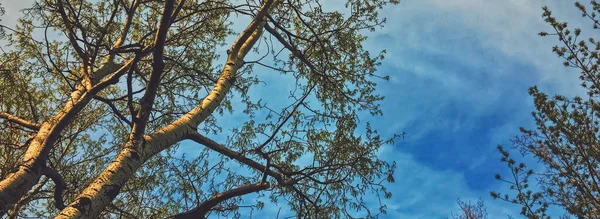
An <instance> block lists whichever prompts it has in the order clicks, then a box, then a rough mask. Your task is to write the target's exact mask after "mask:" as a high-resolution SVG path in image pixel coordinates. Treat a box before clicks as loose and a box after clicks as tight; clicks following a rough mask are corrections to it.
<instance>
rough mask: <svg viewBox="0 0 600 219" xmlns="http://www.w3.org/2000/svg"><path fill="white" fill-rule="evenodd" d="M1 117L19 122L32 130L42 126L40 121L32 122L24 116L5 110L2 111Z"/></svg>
mask: <svg viewBox="0 0 600 219" xmlns="http://www.w3.org/2000/svg"><path fill="white" fill-rule="evenodd" d="M0 119H5V120H6V121H9V122H12V123H15V124H18V125H20V126H23V127H25V128H28V129H31V130H39V129H40V126H41V125H40V124H39V123H35V122H30V121H27V120H25V119H23V118H20V117H18V116H14V115H11V114H9V113H5V112H0Z"/></svg>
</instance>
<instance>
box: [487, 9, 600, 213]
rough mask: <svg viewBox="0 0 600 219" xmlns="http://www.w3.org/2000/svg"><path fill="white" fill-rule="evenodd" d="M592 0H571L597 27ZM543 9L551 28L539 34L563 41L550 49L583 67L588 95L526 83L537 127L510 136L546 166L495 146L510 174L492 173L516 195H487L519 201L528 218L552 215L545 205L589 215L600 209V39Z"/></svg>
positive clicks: (524, 150)
mask: <svg viewBox="0 0 600 219" xmlns="http://www.w3.org/2000/svg"><path fill="white" fill-rule="evenodd" d="M590 5H591V7H590V8H588V7H586V6H585V5H583V4H581V3H579V2H576V3H575V6H576V8H578V9H579V11H580V12H581V13H582V16H583V17H584V19H587V20H590V21H592V26H593V29H598V28H599V24H600V23H599V20H598V18H597V15H598V13H600V4H599V3H598V2H597V1H595V0H592V1H591V2H590ZM543 11H544V13H543V15H542V16H543V17H544V19H545V21H546V22H547V23H548V24H550V25H551V27H552V29H553V31H552V32H551V33H547V32H542V33H540V34H539V35H540V36H556V37H557V38H558V39H559V41H560V42H561V45H558V46H555V47H554V48H553V51H554V53H556V54H557V55H558V56H559V57H562V58H563V59H564V65H565V66H567V67H572V68H576V69H578V70H579V71H580V72H581V74H580V76H579V78H580V79H581V80H582V83H581V86H582V87H583V88H585V89H586V90H587V95H586V96H584V97H579V96H576V97H573V98H569V97H566V96H562V95H556V96H554V97H550V96H549V95H547V94H545V93H543V92H542V91H540V90H539V89H538V88H537V87H532V88H530V89H529V94H530V95H532V96H533V99H534V103H535V107H536V111H535V112H533V113H532V115H533V118H534V119H535V122H536V126H537V127H536V129H535V130H528V129H525V128H521V132H522V135H520V136H519V137H517V138H516V139H514V140H513V145H514V147H515V148H518V149H520V151H521V152H522V153H523V154H524V155H525V156H532V157H535V158H536V159H537V160H538V161H539V162H540V163H541V164H543V166H544V168H543V170H542V171H537V172H536V171H534V168H530V167H528V166H526V165H525V163H523V162H517V161H515V160H514V158H513V156H511V155H510V154H509V153H508V151H507V150H505V149H503V148H502V147H500V146H499V147H498V149H499V150H500V152H501V153H502V154H503V156H502V162H504V163H506V164H507V166H508V167H509V169H510V170H511V175H510V176H508V177H502V176H500V175H496V178H497V179H499V180H501V181H504V182H507V183H509V184H510V189H511V190H514V191H515V193H516V195H509V194H501V193H497V192H492V193H491V195H492V196H493V197H494V198H499V199H502V200H505V201H509V202H512V203H516V204H519V205H521V206H522V211H521V214H522V215H524V216H527V217H528V218H550V216H549V215H548V214H549V213H548V210H549V209H550V208H551V207H552V206H556V207H558V208H562V209H564V210H566V212H567V213H568V215H565V216H564V217H569V216H575V217H578V218H593V217H595V216H596V215H599V214H600V199H599V197H600V196H599V194H600V193H599V192H600V187H599V184H598V181H599V180H600V178H599V174H600V173H599V172H598V165H599V164H600V156H599V153H598V151H599V149H600V148H599V145H600V144H599V143H600V139H599V137H598V134H599V132H598V130H599V121H598V117H599V116H600V104H599V99H598V98H599V94H600V74H599V72H598V67H599V64H600V59H599V58H600V57H599V56H598V55H599V51H600V42H598V41H596V40H595V39H594V38H588V39H585V38H584V37H583V34H582V32H583V31H582V30H581V29H579V28H574V29H572V28H568V27H567V26H568V25H567V23H566V22H560V21H558V20H557V19H556V18H555V17H554V16H553V15H552V13H551V11H550V10H549V9H548V8H547V7H544V8H543ZM581 38H584V39H581ZM535 169H537V168H535ZM534 185H535V186H534Z"/></svg>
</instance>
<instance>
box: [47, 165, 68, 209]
mask: <svg viewBox="0 0 600 219" xmlns="http://www.w3.org/2000/svg"><path fill="white" fill-rule="evenodd" d="M42 175H44V176H46V177H48V178H50V179H52V181H53V182H54V206H55V207H56V208H58V209H59V210H62V209H63V208H65V202H64V201H63V197H62V196H63V191H64V190H65V187H66V184H65V181H64V180H63V178H62V176H61V175H60V173H58V172H57V171H56V170H54V169H52V168H50V167H45V168H44V169H43V170H42Z"/></svg>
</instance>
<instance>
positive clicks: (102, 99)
mask: <svg viewBox="0 0 600 219" xmlns="http://www.w3.org/2000/svg"><path fill="white" fill-rule="evenodd" d="M94 99H96V100H99V101H100V102H103V103H105V104H106V105H108V107H110V109H111V110H112V111H113V113H114V114H115V115H116V116H117V117H119V119H121V120H122V121H123V122H125V123H127V125H129V126H131V122H130V121H129V119H127V117H125V116H124V115H123V114H122V113H121V112H120V111H119V109H118V108H117V107H116V106H115V104H113V103H112V102H111V101H110V100H109V99H106V98H104V97H101V96H94Z"/></svg>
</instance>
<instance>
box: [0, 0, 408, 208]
mask: <svg viewBox="0 0 600 219" xmlns="http://www.w3.org/2000/svg"><path fill="white" fill-rule="evenodd" d="M397 3H398V1H397V0H348V1H346V2H345V4H344V5H343V6H342V5H341V4H340V5H338V6H339V7H338V9H337V10H336V9H335V8H329V7H325V6H323V5H322V4H324V2H320V1H318V0H262V1H228V0H213V1H192V0H177V1H176V0H165V1H154V0H112V1H83V0H77V1H64V0H40V1H36V2H35V3H34V5H33V6H31V7H30V8H27V9H25V10H23V16H22V17H21V18H20V19H19V20H18V24H17V25H16V26H15V27H10V26H7V25H2V26H0V27H2V28H1V29H0V30H2V33H3V34H2V35H1V36H2V38H3V39H4V40H6V41H7V42H8V45H6V46H3V47H2V51H1V52H2V55H1V56H0V72H1V77H0V85H1V86H0V125H1V126H2V131H1V132H0V144H1V147H0V154H1V155H2V157H1V158H0V165H2V166H1V169H0V179H1V180H0V214H1V215H8V217H10V218H17V217H20V216H28V215H29V216H31V215H33V216H38V217H44V218H47V217H55V218H98V217H101V218H112V217H124V218H161V217H162V218H165V217H168V218H204V217H207V216H209V215H222V216H231V217H239V216H240V213H239V211H240V209H244V208H248V209H250V210H251V211H253V210H255V209H260V208H262V207H263V206H264V205H265V203H263V202H261V201H255V202H254V204H251V205H242V204H241V203H242V197H243V196H244V195H247V194H250V193H256V192H258V194H259V195H260V196H268V197H269V200H270V202H273V203H287V205H288V206H289V208H290V209H291V210H292V211H293V212H294V214H295V215H296V217H298V218H346V217H354V216H361V217H363V216H366V217H372V216H376V215H377V214H379V213H385V206H384V205H382V204H381V201H379V202H378V203H377V202H376V203H367V202H366V201H365V199H364V198H363V196H364V195H365V194H369V195H372V194H375V196H376V197H381V198H389V197H390V196H391V193H390V192H389V191H387V190H386V189H385V187H384V184H385V182H386V181H387V182H393V181H394V178H393V176H392V175H393V170H394V164H393V163H388V162H385V161H383V160H380V159H379V158H378V157H377V154H376V153H377V151H378V148H379V147H380V146H382V145H383V144H387V143H392V142H393V140H394V138H395V137H396V136H389V138H383V137H380V135H379V134H378V133H377V130H375V129H372V128H371V126H370V125H369V124H368V123H365V122H362V123H361V122H360V120H359V114H361V115H363V114H369V115H372V116H376V115H380V114H381V111H380V109H379V101H380V100H382V99H383V97H381V96H379V95H378V94H377V93H376V90H375V88H376V82H377V81H379V80H385V79H387V77H383V76H380V75H377V74H376V67H377V66H378V65H379V62H380V60H381V59H383V54H384V52H381V53H378V54H375V55H373V54H371V53H369V51H367V50H365V49H364V48H363V46H362V44H363V42H364V41H365V40H366V36H365V35H364V34H365V33H366V32H367V31H374V30H376V29H377V28H379V27H381V26H382V25H383V23H384V22H385V19H384V18H382V17H380V16H379V14H378V12H379V10H381V9H382V8H383V7H384V6H386V5H389V4H397ZM240 23H243V24H240ZM236 26H245V28H243V29H240V30H236V29H235V28H234V27H236ZM258 71H269V72H270V73H271V74H269V75H268V76H269V77H274V78H277V80H282V81H283V80H286V79H288V80H289V79H292V80H291V81H295V83H293V86H292V89H291V92H290V93H289V94H279V93H273V94H271V95H269V96H256V95H251V91H252V89H254V88H256V87H258V86H265V87H268V86H269V85H268V84H267V85H265V84H264V83H261V81H262V77H265V75H266V74H264V73H260V72H258ZM274 95H286V96H285V97H284V98H288V100H290V101H289V102H288V103H286V104H285V106H282V107H281V106H280V108H275V107H274V106H278V104H277V103H274V102H273V101H269V100H270V99H273V96H274ZM361 112H364V113H361ZM234 115H235V116H236V118H238V117H243V118H242V119H235V121H237V122H239V124H235V127H236V128H233V129H226V130H224V129H223V128H222V127H223V122H222V121H223V120H224V118H227V117H232V116H234ZM240 115H243V116H240ZM359 127H361V128H359ZM211 136H213V138H211ZM215 136H218V137H219V138H218V139H215V138H214V137H215ZM182 141H187V142H188V143H190V142H191V143H190V144H195V145H197V146H198V147H197V148H196V149H195V150H194V151H193V153H189V151H186V152H188V153H186V154H184V155H180V153H179V154H178V153H177V151H178V146H179V144H180V143H181V142H182ZM301 158H302V160H301ZM306 160H309V162H306ZM231 162H234V163H235V164H236V165H239V166H240V167H242V168H245V169H246V170H247V171H236V170H232V169H231V166H230V165H229V163H231ZM244 203H245V202H244ZM373 204H374V205H376V206H378V208H377V207H376V208H375V209H373Z"/></svg>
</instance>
